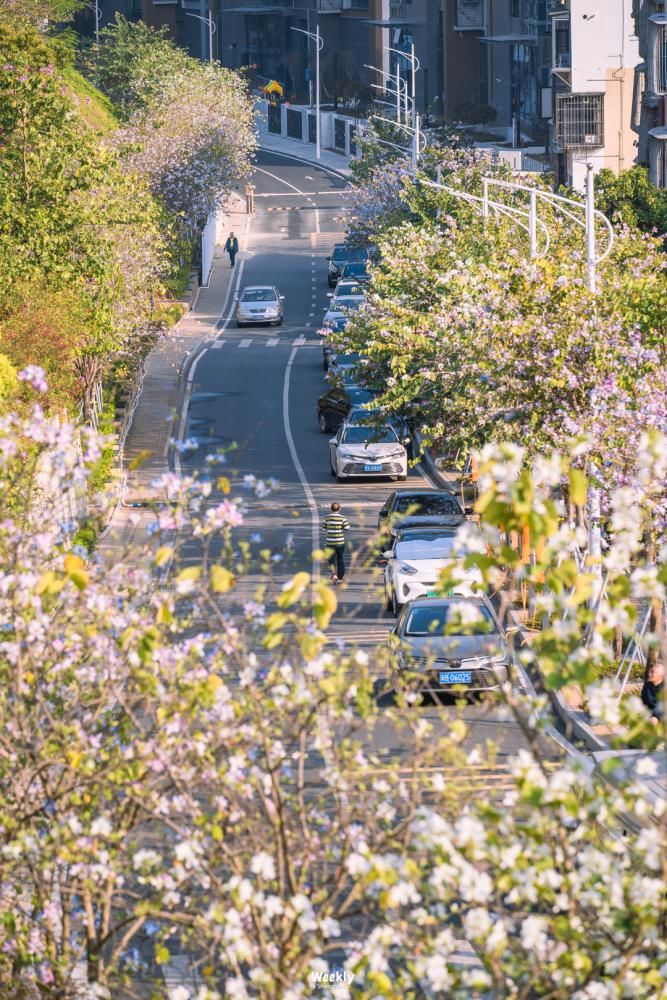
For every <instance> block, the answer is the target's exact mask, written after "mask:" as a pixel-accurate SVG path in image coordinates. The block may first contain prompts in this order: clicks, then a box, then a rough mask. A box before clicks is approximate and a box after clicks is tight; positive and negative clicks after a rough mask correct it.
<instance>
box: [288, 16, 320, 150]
mask: <svg viewBox="0 0 667 1000" xmlns="http://www.w3.org/2000/svg"><path fill="white" fill-rule="evenodd" d="M291 30H292V31H298V32H299V34H300V35H305V36H306V38H310V40H311V41H313V42H315V156H316V157H317V159H318V160H319V159H320V152H321V145H320V52H321V51H322V49H323V48H324V39H323V38H322V36H321V35H320V26H319V24H316V25H315V31H314V32H313V31H306V29H305V28H292V29H291Z"/></svg>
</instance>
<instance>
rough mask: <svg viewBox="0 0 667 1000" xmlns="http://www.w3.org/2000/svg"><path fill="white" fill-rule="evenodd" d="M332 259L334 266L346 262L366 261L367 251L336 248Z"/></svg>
mask: <svg viewBox="0 0 667 1000" xmlns="http://www.w3.org/2000/svg"><path fill="white" fill-rule="evenodd" d="M331 256H332V259H333V260H334V262H335V263H336V264H342V263H347V262H348V261H358V260H368V251H367V250H364V249H363V247H336V248H335V250H334V252H333V254H332V255H331Z"/></svg>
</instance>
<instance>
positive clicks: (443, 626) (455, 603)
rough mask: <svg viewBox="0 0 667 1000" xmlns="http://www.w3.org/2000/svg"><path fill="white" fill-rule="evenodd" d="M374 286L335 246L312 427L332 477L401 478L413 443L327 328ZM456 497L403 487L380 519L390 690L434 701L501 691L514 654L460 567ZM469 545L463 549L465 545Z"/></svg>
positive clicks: (476, 536) (363, 263)
mask: <svg viewBox="0 0 667 1000" xmlns="http://www.w3.org/2000/svg"><path fill="white" fill-rule="evenodd" d="M369 280H370V254H369V252H368V250H367V249H364V248H354V247H352V248H351V247H348V246H346V245H345V244H338V245H336V247H335V248H334V251H333V253H332V255H331V257H329V270H328V281H329V285H330V287H332V288H335V291H334V292H333V294H332V295H331V296H330V302H329V307H328V309H327V311H326V313H325V316H324V324H323V325H324V331H323V333H324V336H323V344H322V362H323V368H324V370H325V371H327V372H328V373H329V374H328V377H329V379H330V381H331V383H332V384H331V386H330V387H329V389H328V390H327V391H326V392H325V393H323V394H322V395H321V396H320V398H319V399H318V401H317V422H318V425H319V428H320V431H321V432H322V433H323V434H331V433H333V434H334V436H333V437H332V438H331V439H330V440H329V463H330V468H331V473H332V475H334V476H336V478H337V479H338V480H339V481H341V480H345V479H348V478H351V477H360V478H364V477H374V478H375V477H380V476H386V477H389V478H392V479H398V480H405V479H406V478H407V473H408V450H409V449H410V448H411V439H410V434H409V430H408V427H407V424H406V421H404V420H402V419H388V418H387V417H386V416H384V417H383V416H382V415H381V414H380V411H379V410H378V409H374V407H373V401H374V398H375V394H374V393H373V391H372V390H371V389H369V388H368V387H366V386H361V385H359V384H358V382H357V378H358V374H357V373H358V369H359V366H360V364H361V363H363V358H362V357H361V356H360V355H359V354H358V353H356V352H349V353H341V352H339V351H337V350H336V349H335V347H334V346H333V345H332V344H331V343H330V341H329V339H328V337H327V334H326V331H335V332H337V333H339V332H341V331H342V330H344V328H345V324H346V323H347V320H348V317H349V315H350V313H352V312H355V311H356V310H358V309H359V308H361V306H362V304H363V302H364V301H365V297H366V291H367V288H366V285H367V282H368V281H369ZM471 513H472V510H471V509H470V508H465V509H464V508H463V507H462V505H461V502H460V501H459V499H458V497H457V496H455V495H453V494H451V493H449V492H447V491H446V490H439V489H425V488H409V487H407V486H406V487H401V488H398V489H395V490H394V491H393V492H392V493H391V494H390V495H389V496H388V497H387V499H386V501H385V503H384V504H383V506H382V508H381V510H380V512H379V514H378V523H377V527H378V536H379V540H380V546H381V548H380V550H379V551H380V552H381V558H382V561H383V563H384V574H383V575H384V599H385V602H386V606H387V608H388V609H389V610H390V611H391V612H392V613H393V615H394V616H395V617H396V624H395V626H394V628H393V629H392V631H391V632H390V634H389V638H388V644H389V662H390V678H389V679H390V684H391V687H392V689H393V690H394V691H398V690H399V689H400V688H402V687H403V686H404V685H405V684H406V682H407V683H409V684H412V685H414V686H416V687H419V688H420V689H422V690H424V691H427V692H433V693H437V694H440V695H441V694H445V693H448V692H449V693H454V692H456V693H461V692H463V693H466V694H472V693H477V692H482V691H489V690H493V689H495V688H498V687H499V686H500V685H502V684H504V683H505V682H507V681H508V680H509V679H510V677H511V666H512V652H511V649H510V647H509V645H508V642H507V639H506V633H505V632H504V630H503V627H502V625H501V623H500V621H499V619H498V617H497V615H496V613H495V611H494V608H493V605H492V604H491V602H490V601H489V599H488V597H487V596H486V595H485V594H484V593H482V592H481V591H482V576H481V572H480V571H479V569H477V568H476V567H470V568H466V569H461V568H460V567H461V564H462V560H463V559H464V558H465V556H466V555H467V554H468V553H469V551H471V550H473V549H474V550H476V551H479V550H480V549H481V550H482V551H483V548H484V545H483V540H482V535H481V531H480V529H479V528H477V527H475V525H474V524H473V523H472V522H467V531H466V538H467V539H468V542H467V543H466V544H462V543H461V541H460V540H459V537H458V532H459V529H460V528H461V525H462V524H464V523H466V517H467V516H468V515H470V514H471ZM466 546H469V547H466ZM454 564H456V567H457V572H456V579H455V583H454V584H453V585H452V590H451V592H450V593H448V594H447V595H445V596H439V595H438V591H439V583H440V579H441V574H442V572H443V570H445V569H447V568H448V567H449V568H451V567H452V566H453V565H454Z"/></svg>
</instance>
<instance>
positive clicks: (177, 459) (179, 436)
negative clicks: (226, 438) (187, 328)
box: [174, 215, 252, 476]
mask: <svg viewBox="0 0 667 1000" xmlns="http://www.w3.org/2000/svg"><path fill="white" fill-rule="evenodd" d="M251 219H252V216H251V215H248V216H246V220H245V223H244V227H243V234H242V236H241V241H242V243H243V249H244V250H245V249H246V247H247V244H248V235H249V232H250V220H251ZM244 266H245V261H244V260H242V261H241V263H240V264H239V267H238V274H237V275H236V284H235V285H234V295H236V293H237V292H238V290H239V286H240V284H241V278H242V277H243V268H244ZM231 292H232V282H231V281H230V282H229V285H228V286H227V292H226V294H225V301H224V304H223V306H222V309H221V311H220V315H219V316H218V318H217V319H216V321H215V324H214V327H213V334H212V336H213V337H215V336H216V333H215V331H216V329H217V328H218V323H220V321H221V320H222V326H221V327H220V329H222V330H226V329H227V326H228V325H229V321H230V320H231V318H232V316H233V315H234V311H235V310H234V304H233V303H232V306H231V308H230V310H229V312H228V313H227V315H226V316H225V310H226V309H227V306H228V304H229V297H230V295H231ZM223 316H224V317H225V318H224V320H223V319H222V318H223ZM207 339H210V338H207ZM205 350H206V349H205V348H204V349H203V350H202V351H201V353H200V354H198V355H197V357H196V358H195V359H194V361H193V363H192V365H191V367H190V372H189V374H188V381H187V383H186V386H185V395H184V397H183V409H182V410H181V419H180V420H179V423H178V431H177V433H176V440H177V441H182V440H183V438H184V435H185V426H186V423H187V419H188V407H189V405H190V397H191V395H192V382H193V380H194V377H195V371H196V370H197V365H198V364H199V361H200V359H201V358H202V357H203V355H204V353H205ZM174 468H175V469H176V472H177V474H178V475H179V476H180V475H181V456H180V454H179V452H178V450H177V449H176V450H175V453H174Z"/></svg>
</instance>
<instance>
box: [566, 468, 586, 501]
mask: <svg viewBox="0 0 667 1000" xmlns="http://www.w3.org/2000/svg"><path fill="white" fill-rule="evenodd" d="M569 480H570V499H571V500H572V503H574V504H576V505H577V507H583V506H584V504H585V503H586V494H587V493H588V480H587V478H586V476H585V475H584V473H583V472H582V471H581V469H570V474H569Z"/></svg>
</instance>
